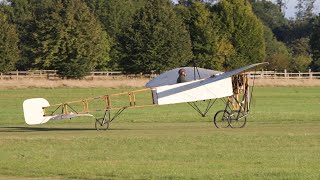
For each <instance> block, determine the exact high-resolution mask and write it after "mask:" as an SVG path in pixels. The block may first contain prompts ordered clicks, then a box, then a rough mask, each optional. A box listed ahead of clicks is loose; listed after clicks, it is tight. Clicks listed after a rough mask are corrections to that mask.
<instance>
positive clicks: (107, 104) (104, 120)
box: [23, 63, 266, 130]
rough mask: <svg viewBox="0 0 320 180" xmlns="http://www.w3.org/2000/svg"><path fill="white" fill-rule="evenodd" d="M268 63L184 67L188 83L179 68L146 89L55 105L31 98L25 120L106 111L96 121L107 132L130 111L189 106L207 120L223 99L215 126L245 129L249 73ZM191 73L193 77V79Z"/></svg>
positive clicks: (35, 121)
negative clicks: (182, 79) (202, 107)
mask: <svg viewBox="0 0 320 180" xmlns="http://www.w3.org/2000/svg"><path fill="white" fill-rule="evenodd" d="M264 64H266V63H257V64H252V65H249V66H246V67H242V68H239V69H236V70H233V71H229V72H225V73H223V72H219V71H213V70H208V69H202V68H195V67H184V68H183V69H184V71H186V72H187V74H189V76H187V82H183V83H177V75H178V72H179V70H180V69H181V68H176V69H173V70H170V71H167V72H165V73H163V74H161V75H159V76H157V77H156V78H154V79H152V80H151V81H149V82H148V83H147V84H146V87H147V88H145V89H140V90H135V91H131V92H124V93H118V94H110V95H103V96H99V97H95V98H89V99H83V100H77V101H71V102H65V103H60V104H55V105H50V104H49V102H48V101H47V100H46V99H43V98H33V99H27V100H25V101H24V102H23V111H24V118H25V122H26V123H27V124H30V125H35V124H43V123H46V122H48V121H49V120H58V119H66V118H74V117H80V116H91V117H94V116H93V115H92V114H90V113H94V112H98V111H102V112H104V115H103V117H101V118H95V127H96V129H97V130H99V129H104V130H106V129H108V128H109V123H110V122H112V121H113V120H114V119H115V118H116V117H118V115H120V114H121V113H122V112H123V111H124V110H125V109H128V108H139V107H147V106H158V105H166V104H177V103H188V104H189V105H190V106H191V107H193V108H194V109H195V110H196V111H197V112H198V113H200V114H201V115H202V116H203V117H204V116H206V114H207V113H208V111H209V110H210V109H211V107H212V106H213V104H214V103H215V102H216V100H217V99H221V100H222V101H223V102H224V103H225V108H224V109H223V110H220V111H218V112H216V114H215V115H214V117H213V122H214V125H215V126H216V127H217V128H225V127H231V128H235V127H238V128H242V127H244V126H245V124H246V120H247V116H248V115H249V111H250V100H251V97H252V92H253V87H254V80H253V83H252V86H251V88H250V86H249V79H248V76H247V74H246V73H245V72H246V71H248V70H252V69H253V68H256V67H258V66H261V65H264ZM190 74H193V77H192V76H190ZM188 78H189V79H188ZM145 96H149V97H150V98H149V99H150V101H147V102H146V101H145V99H146V97H145ZM141 97H143V98H141ZM124 99H126V100H124ZM197 101H207V104H206V108H205V110H204V111H203V110H200V108H199V107H198V106H197V103H196V102H197ZM111 111H113V113H111Z"/></svg>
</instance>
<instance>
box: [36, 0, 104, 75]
mask: <svg viewBox="0 0 320 180" xmlns="http://www.w3.org/2000/svg"><path fill="white" fill-rule="evenodd" d="M41 2H42V3H43V2H44V1H41ZM41 2H40V3H41ZM39 7H41V8H39V9H35V12H34V14H35V22H36V23H35V27H36V31H35V32H34V33H33V40H34V45H33V48H32V52H33V55H34V57H35V65H36V67H38V68H41V69H42V68H49V69H56V70H58V73H59V74H61V75H62V76H63V77H67V78H82V77H83V76H85V75H87V74H88V73H89V72H90V71H92V70H94V69H95V67H96V66H97V65H98V64H105V63H106V62H107V60H108V48H109V46H108V39H107V34H106V33H105V32H103V31H102V28H101V25H100V23H99V21H97V20H96V18H95V17H94V15H93V14H92V13H90V11H89V8H88V7H87V6H86V4H85V3H83V2H82V1H81V0H53V1H52V4H48V6H39Z"/></svg>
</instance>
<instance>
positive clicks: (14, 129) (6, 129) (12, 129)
mask: <svg viewBox="0 0 320 180" xmlns="http://www.w3.org/2000/svg"><path fill="white" fill-rule="evenodd" d="M113 130H132V129H108V130H99V131H102V132H103V131H113ZM35 131H97V130H96V129H95V128H56V127H52V128H47V127H23V126H21V127H0V132H35ZM99 131H97V132H99Z"/></svg>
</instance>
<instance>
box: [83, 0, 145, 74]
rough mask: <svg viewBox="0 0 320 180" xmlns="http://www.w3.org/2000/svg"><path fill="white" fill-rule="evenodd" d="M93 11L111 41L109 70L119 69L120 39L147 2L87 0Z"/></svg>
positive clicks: (141, 0) (133, 0) (134, 0)
mask: <svg viewBox="0 0 320 180" xmlns="http://www.w3.org/2000/svg"><path fill="white" fill-rule="evenodd" d="M85 2H86V3H87V4H88V6H89V7H90V9H91V11H92V12H93V13H94V14H95V15H96V17H98V19H99V20H100V22H101V23H102V25H103V28H104V30H106V31H107V32H108V35H109V37H110V38H109V41H110V46H111V50H110V59H111V60H110V61H109V63H108V68H112V69H118V68H119V67H118V61H119V58H120V55H121V54H120V53H119V48H120V47H119V46H120V45H119V37H120V36H121V35H122V34H123V33H124V30H125V29H127V28H128V27H129V26H130V25H131V24H132V22H133V15H134V14H135V12H136V11H137V10H138V9H140V8H141V7H143V6H144V4H145V2H146V0H121V1H119V0H108V1H106V0H85Z"/></svg>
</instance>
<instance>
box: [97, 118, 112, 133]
mask: <svg viewBox="0 0 320 180" xmlns="http://www.w3.org/2000/svg"><path fill="white" fill-rule="evenodd" d="M95 127H96V130H97V131H99V130H107V129H109V121H108V120H105V121H104V122H103V118H98V119H96V123H95Z"/></svg>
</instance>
